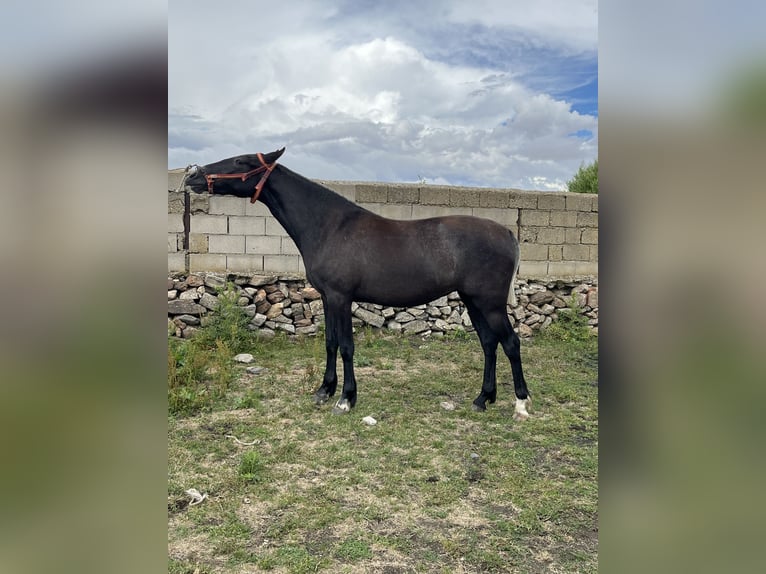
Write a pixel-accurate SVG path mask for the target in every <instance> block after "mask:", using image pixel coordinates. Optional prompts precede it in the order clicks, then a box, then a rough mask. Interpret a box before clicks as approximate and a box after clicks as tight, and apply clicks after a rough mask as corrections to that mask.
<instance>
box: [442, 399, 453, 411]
mask: <svg viewBox="0 0 766 574" xmlns="http://www.w3.org/2000/svg"><path fill="white" fill-rule="evenodd" d="M439 406H440V407H441V408H443V409H444V410H445V411H454V410H455V403H453V402H452V401H442V402H441V403H439Z"/></svg>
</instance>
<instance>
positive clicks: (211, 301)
mask: <svg viewBox="0 0 766 574" xmlns="http://www.w3.org/2000/svg"><path fill="white" fill-rule="evenodd" d="M199 304H200V305H202V306H203V307H205V308H207V309H210V310H211V311H213V310H215V309H217V308H218V299H216V298H215V297H214V296H213V295H211V294H210V293H205V294H204V295H203V296H202V297H200V300H199Z"/></svg>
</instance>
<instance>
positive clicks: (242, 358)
mask: <svg viewBox="0 0 766 574" xmlns="http://www.w3.org/2000/svg"><path fill="white" fill-rule="evenodd" d="M234 360H235V361H236V362H237V363H252V362H253V356H252V355H251V354H250V353H240V354H239V355H234Z"/></svg>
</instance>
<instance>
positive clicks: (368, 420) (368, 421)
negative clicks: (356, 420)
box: [362, 417, 378, 426]
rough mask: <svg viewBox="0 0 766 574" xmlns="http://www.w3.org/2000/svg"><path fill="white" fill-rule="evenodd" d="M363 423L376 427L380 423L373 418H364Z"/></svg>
mask: <svg viewBox="0 0 766 574" xmlns="http://www.w3.org/2000/svg"><path fill="white" fill-rule="evenodd" d="M362 422H363V423H364V424H366V425H368V426H375V425H376V424H378V421H376V420H375V419H374V418H373V417H364V418H363V419H362Z"/></svg>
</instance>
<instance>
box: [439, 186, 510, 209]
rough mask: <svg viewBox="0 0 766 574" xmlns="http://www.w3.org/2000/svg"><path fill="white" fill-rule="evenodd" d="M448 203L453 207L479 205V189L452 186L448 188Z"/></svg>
mask: <svg viewBox="0 0 766 574" xmlns="http://www.w3.org/2000/svg"><path fill="white" fill-rule="evenodd" d="M449 204H450V205H452V206H454V207H480V206H481V190H479V189H471V188H468V187H456V188H455V187H453V188H451V189H450V190H449ZM506 205H507V203H506Z"/></svg>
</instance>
